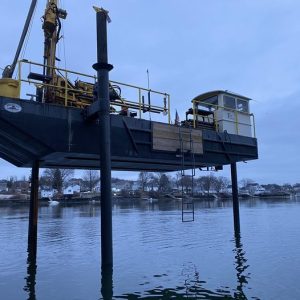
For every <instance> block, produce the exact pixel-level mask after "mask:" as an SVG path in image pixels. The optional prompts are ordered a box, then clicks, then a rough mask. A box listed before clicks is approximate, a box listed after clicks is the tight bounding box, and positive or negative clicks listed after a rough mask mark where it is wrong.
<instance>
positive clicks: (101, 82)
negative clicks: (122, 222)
mask: <svg viewBox="0 0 300 300" xmlns="http://www.w3.org/2000/svg"><path fill="white" fill-rule="evenodd" d="M95 9H96V15H97V63H96V64H94V65H93V68H94V69H95V70H96V71H97V80H98V81H97V101H98V103H99V106H98V116H99V126H100V135H99V137H98V139H100V175H101V255H102V256H101V258H102V259H101V263H102V268H106V267H109V266H112V265H113V245H112V196H111V139H110V131H111V128H110V127H111V125H110V99H109V76H108V73H109V71H110V70H111V69H112V68H113V67H112V65H110V64H108V55H107V26H106V25H107V21H108V20H109V17H108V12H107V11H105V10H104V9H102V8H101V9H99V8H95Z"/></svg>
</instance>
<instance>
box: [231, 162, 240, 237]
mask: <svg viewBox="0 0 300 300" xmlns="http://www.w3.org/2000/svg"><path fill="white" fill-rule="evenodd" d="M231 186H232V201H233V206H232V207H233V220H234V232H235V234H239V233H240V211H239V194H238V181H237V168H236V163H231Z"/></svg>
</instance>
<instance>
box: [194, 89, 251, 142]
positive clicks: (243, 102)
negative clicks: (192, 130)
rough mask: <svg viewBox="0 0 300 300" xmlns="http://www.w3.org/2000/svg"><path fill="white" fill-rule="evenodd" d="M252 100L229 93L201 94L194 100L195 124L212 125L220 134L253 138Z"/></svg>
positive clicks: (213, 92)
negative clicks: (226, 133) (250, 105)
mask: <svg viewBox="0 0 300 300" xmlns="http://www.w3.org/2000/svg"><path fill="white" fill-rule="evenodd" d="M250 100H251V99H250V98H248V97H245V96H242V95H239V94H235V93H232V92H229V91H212V92H208V93H205V94H201V95H199V96H197V97H195V98H194V99H193V100H192V103H193V112H194V122H195V124H198V123H209V124H212V125H214V128H215V129H216V131H218V132H224V131H226V132H228V133H230V134H237V135H242V136H248V137H253V136H254V135H255V132H254V119H253V114H251V113H250V109H249V101H250ZM195 127H197V126H195Z"/></svg>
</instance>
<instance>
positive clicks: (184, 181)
mask: <svg viewBox="0 0 300 300" xmlns="http://www.w3.org/2000/svg"><path fill="white" fill-rule="evenodd" d="M180 176H181V175H180ZM180 185H182V187H183V189H184V190H185V192H186V193H188V192H189V191H191V190H192V185H193V182H192V177H191V176H188V175H186V176H181V178H180Z"/></svg>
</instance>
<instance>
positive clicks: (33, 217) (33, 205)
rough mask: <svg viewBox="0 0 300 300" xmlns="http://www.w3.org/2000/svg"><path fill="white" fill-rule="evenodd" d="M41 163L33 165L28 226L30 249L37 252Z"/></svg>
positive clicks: (36, 162) (35, 162)
mask: <svg viewBox="0 0 300 300" xmlns="http://www.w3.org/2000/svg"><path fill="white" fill-rule="evenodd" d="M38 193H39V162H38V161H37V160H36V161H34V162H33V165H32V172H31V186H30V208H29V226H28V248H31V249H32V250H33V252H36V245H37V226H38V205H39V202H38V201H39V195H38Z"/></svg>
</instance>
